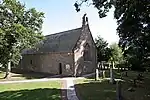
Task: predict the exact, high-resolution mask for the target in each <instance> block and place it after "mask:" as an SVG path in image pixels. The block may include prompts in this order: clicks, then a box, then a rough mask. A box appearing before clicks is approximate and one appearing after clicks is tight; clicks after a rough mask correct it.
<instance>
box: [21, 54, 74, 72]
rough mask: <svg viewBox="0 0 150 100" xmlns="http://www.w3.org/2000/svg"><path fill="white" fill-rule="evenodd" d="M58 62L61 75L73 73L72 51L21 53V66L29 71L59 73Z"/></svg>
mask: <svg viewBox="0 0 150 100" xmlns="http://www.w3.org/2000/svg"><path fill="white" fill-rule="evenodd" d="M60 63H61V65H62V75H72V74H73V71H74V70H73V53H49V54H36V55H23V59H22V61H21V67H22V68H23V69H24V70H29V71H35V72H44V73H50V74H60V70H59V64H60Z"/></svg>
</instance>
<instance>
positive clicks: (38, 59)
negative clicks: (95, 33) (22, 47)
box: [21, 19, 97, 76]
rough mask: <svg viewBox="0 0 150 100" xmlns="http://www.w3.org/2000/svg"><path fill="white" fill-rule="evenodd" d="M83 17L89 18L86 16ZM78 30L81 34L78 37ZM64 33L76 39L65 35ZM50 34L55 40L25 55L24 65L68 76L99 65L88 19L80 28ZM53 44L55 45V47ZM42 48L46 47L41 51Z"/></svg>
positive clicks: (86, 71)
mask: <svg viewBox="0 0 150 100" xmlns="http://www.w3.org/2000/svg"><path fill="white" fill-rule="evenodd" d="M84 21H87V20H85V19H84ZM78 32H81V34H79V33H78ZM75 33H76V34H77V35H79V36H78V37H77V36H76V35H75ZM68 34H69V36H68ZM65 36H68V37H71V38H72V39H74V38H73V37H75V38H76V39H74V40H70V38H67V39H66V38H65ZM50 37H51V36H50V35H49V39H52V40H47V41H46V42H43V43H47V44H42V45H43V47H41V48H39V52H36V51H35V52H34V53H30V54H28V53H26V54H23V55H22V56H23V57H22V60H21V67H22V68H23V69H24V70H29V71H35V72H44V73H51V74H61V75H69V76H70V75H71V76H81V75H83V74H86V73H91V72H95V69H96V65H97V62H96V61H97V58H96V57H97V56H96V46H95V43H94V41H93V38H92V35H91V31H90V29H89V25H88V22H86V24H85V23H84V24H83V25H82V27H81V28H78V29H74V30H70V31H66V32H61V33H57V35H56V36H55V35H53V37H54V38H50ZM64 38H65V39H66V40H70V43H71V45H67V44H70V43H69V42H64V41H66V40H64ZM60 40H62V41H60ZM52 41H55V42H54V43H53V42H52ZM50 42H52V43H50ZM61 42H63V43H61ZM55 43H56V45H55ZM45 45H46V46H45ZM53 46H54V47H55V48H52V47H53ZM40 50H41V51H42V50H46V51H45V52H44V51H43V52H41V51H40ZM31 51H32V50H31Z"/></svg>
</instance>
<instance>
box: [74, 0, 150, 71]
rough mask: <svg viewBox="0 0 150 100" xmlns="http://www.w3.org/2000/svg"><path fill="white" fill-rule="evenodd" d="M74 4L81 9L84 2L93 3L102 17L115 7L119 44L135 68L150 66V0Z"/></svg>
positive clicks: (100, 0)
mask: <svg viewBox="0 0 150 100" xmlns="http://www.w3.org/2000/svg"><path fill="white" fill-rule="evenodd" d="M77 1H78V2H75V4H74V6H75V8H76V11H77V12H78V11H80V8H81V6H82V4H84V3H88V4H89V5H93V6H94V7H95V8H96V9H97V10H98V14H99V17H100V18H103V17H106V16H107V13H108V12H109V11H110V9H111V8H114V9H115V10H114V18H115V19H116V20H117V24H118V27H117V29H116V30H117V33H118V36H119V38H120V40H119V45H120V46H121V47H122V49H123V51H124V56H125V58H126V60H127V62H128V66H131V68H132V69H133V70H140V71H141V70H143V69H145V67H149V56H150V34H149V33H150V15H149V13H150V0H77Z"/></svg>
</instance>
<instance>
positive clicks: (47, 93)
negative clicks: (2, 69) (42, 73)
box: [0, 81, 61, 100]
mask: <svg viewBox="0 0 150 100" xmlns="http://www.w3.org/2000/svg"><path fill="white" fill-rule="evenodd" d="M60 88H61V84H60V82H58V81H48V82H32V83H15V84H0V100H60V99H61V96H60V94H61V89H60Z"/></svg>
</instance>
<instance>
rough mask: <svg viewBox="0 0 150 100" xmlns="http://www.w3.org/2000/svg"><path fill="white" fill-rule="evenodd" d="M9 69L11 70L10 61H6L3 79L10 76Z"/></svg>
mask: <svg viewBox="0 0 150 100" xmlns="http://www.w3.org/2000/svg"><path fill="white" fill-rule="evenodd" d="M10 71H11V62H10V61H9V62H8V65H7V66H6V74H5V77H4V78H5V79H6V78H9V77H10Z"/></svg>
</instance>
